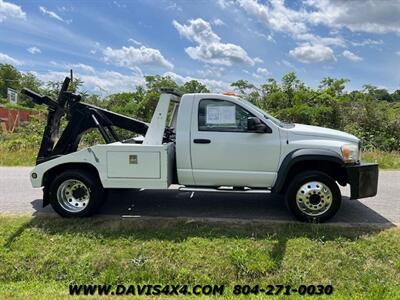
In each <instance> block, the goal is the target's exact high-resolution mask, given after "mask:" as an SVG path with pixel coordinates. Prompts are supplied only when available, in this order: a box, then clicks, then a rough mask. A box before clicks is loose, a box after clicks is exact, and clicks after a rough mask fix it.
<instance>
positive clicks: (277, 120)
mask: <svg viewBox="0 0 400 300" xmlns="http://www.w3.org/2000/svg"><path fill="white" fill-rule="evenodd" d="M240 100H242V101H243V102H246V104H248V105H249V106H251V107H252V108H254V109H255V110H257V111H258V112H259V113H261V114H263V115H264V117H265V118H267V119H269V120H271V121H272V122H273V123H274V124H275V125H277V126H279V127H286V126H287V125H289V124H286V123H284V122H282V121H281V120H279V119H277V118H275V117H273V116H271V115H270V114H268V113H266V112H265V111H263V110H262V109H261V108H259V107H258V106H256V105H254V104H253V103H251V102H249V101H247V100H244V99H240Z"/></svg>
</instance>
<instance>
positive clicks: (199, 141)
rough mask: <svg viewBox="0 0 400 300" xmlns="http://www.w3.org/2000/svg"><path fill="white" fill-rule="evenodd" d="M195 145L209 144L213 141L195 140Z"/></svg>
mask: <svg viewBox="0 0 400 300" xmlns="http://www.w3.org/2000/svg"><path fill="white" fill-rule="evenodd" d="M193 143H195V144H209V143H211V141H210V140H209V139H194V140H193Z"/></svg>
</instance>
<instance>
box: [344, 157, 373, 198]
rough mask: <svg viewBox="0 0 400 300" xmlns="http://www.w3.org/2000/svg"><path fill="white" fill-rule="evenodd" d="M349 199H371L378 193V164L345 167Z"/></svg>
mask: <svg viewBox="0 0 400 300" xmlns="http://www.w3.org/2000/svg"><path fill="white" fill-rule="evenodd" d="M346 171H347V177H348V179H349V183H350V199H360V198H367V197H373V196H375V195H376V193H377V191H378V173H379V171H378V164H359V165H351V166H346Z"/></svg>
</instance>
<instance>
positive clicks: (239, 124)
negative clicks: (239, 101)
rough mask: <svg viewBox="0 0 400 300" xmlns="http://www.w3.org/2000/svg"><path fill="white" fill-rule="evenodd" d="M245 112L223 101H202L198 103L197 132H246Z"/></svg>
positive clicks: (247, 115)
mask: <svg viewBox="0 0 400 300" xmlns="http://www.w3.org/2000/svg"><path fill="white" fill-rule="evenodd" d="M250 116H252V115H251V114H250V113H249V112H248V111H247V110H245V109H243V108H242V107H240V106H239V105H236V104H235V103H232V102H229V101H225V100H214V99H203V100H200V103H199V111H198V125H199V131H224V132H227V131H228V132H246V131H247V118H248V117H250Z"/></svg>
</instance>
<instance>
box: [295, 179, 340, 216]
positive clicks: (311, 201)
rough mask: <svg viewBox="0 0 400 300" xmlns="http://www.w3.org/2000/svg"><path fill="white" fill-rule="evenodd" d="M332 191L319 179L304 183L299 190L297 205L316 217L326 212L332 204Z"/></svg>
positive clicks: (307, 213)
mask: <svg viewBox="0 0 400 300" xmlns="http://www.w3.org/2000/svg"><path fill="white" fill-rule="evenodd" d="M332 198H333V195H332V191H331V190H330V188H329V187H328V186H327V185H326V184H324V183H322V182H319V181H311V182H307V183H305V184H303V185H302V186H301V187H300V188H299V189H298V191H297V194H296V204H297V207H298V208H299V209H300V210H301V211H302V212H303V213H305V214H306V215H308V216H311V217H316V216H320V215H322V214H324V213H325V212H327V211H328V210H329V208H330V207H331V205H332Z"/></svg>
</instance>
